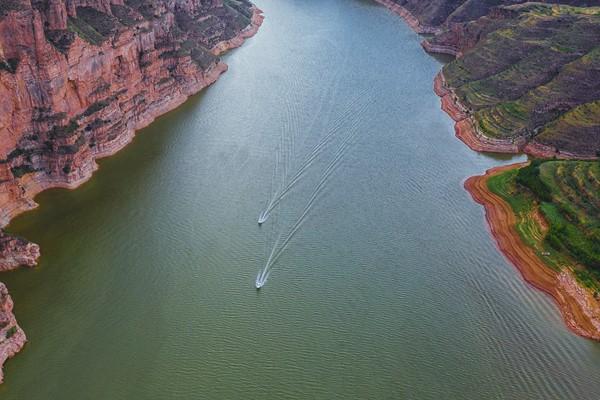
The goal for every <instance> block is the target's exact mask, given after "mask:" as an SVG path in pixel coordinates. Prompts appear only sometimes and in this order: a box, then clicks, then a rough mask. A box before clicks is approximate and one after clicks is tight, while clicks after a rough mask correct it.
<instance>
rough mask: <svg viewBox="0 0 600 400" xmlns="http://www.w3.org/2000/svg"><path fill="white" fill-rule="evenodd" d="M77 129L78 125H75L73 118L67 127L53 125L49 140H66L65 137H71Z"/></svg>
mask: <svg viewBox="0 0 600 400" xmlns="http://www.w3.org/2000/svg"><path fill="white" fill-rule="evenodd" d="M78 128H79V124H78V123H77V121H76V119H75V118H73V119H71V120H70V121H69V124H68V125H65V126H58V125H55V126H54V127H53V128H52V130H51V131H50V137H51V138H67V137H70V136H73V134H74V133H75V132H76V131H77V129H78Z"/></svg>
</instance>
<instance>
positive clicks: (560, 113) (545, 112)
mask: <svg viewBox="0 0 600 400" xmlns="http://www.w3.org/2000/svg"><path fill="white" fill-rule="evenodd" d="M503 9H504V10H505V13H506V16H504V17H503V18H482V19H479V20H476V21H473V22H470V23H469V24H467V26H466V28H465V31H467V32H469V31H470V32H479V34H478V37H479V35H481V39H480V40H479V41H478V43H477V44H476V45H475V46H474V47H473V48H472V49H470V50H469V51H467V52H466V53H465V54H464V56H462V57H460V58H458V59H456V60H454V61H453V62H451V63H450V64H448V65H447V66H446V67H445V68H444V76H445V78H446V80H447V82H448V84H449V85H450V86H451V87H453V88H455V89H456V94H457V95H458V97H459V98H460V99H461V101H462V102H463V103H464V104H465V105H466V106H467V107H468V108H469V109H470V110H471V112H472V115H473V117H474V119H475V120H476V122H477V126H478V127H479V128H480V130H481V132H482V133H483V134H485V135H487V136H489V137H494V138H509V139H510V138H517V137H525V138H527V139H530V138H532V137H535V138H536V141H539V142H541V143H543V144H546V145H548V146H551V148H556V149H558V150H559V151H561V150H562V151H570V152H576V153H581V154H590V155H595V154H596V152H598V151H600V8H598V7H587V8H578V7H571V6H563V5H561V6H557V5H554V6H552V5H545V4H539V3H536V4H533V3H527V4H524V5H517V6H509V7H504V8H503Z"/></svg>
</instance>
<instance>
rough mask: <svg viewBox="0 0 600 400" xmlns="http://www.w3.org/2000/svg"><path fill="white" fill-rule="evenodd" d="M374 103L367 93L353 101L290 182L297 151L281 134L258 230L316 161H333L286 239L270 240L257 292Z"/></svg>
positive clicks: (339, 161) (326, 167)
mask: <svg viewBox="0 0 600 400" xmlns="http://www.w3.org/2000/svg"><path fill="white" fill-rule="evenodd" d="M373 103H374V101H373V99H372V98H370V97H369V96H367V93H365V92H363V93H360V94H359V96H357V98H356V99H354V100H353V101H351V102H350V104H348V105H347V106H346V109H345V110H344V111H343V112H342V113H341V115H339V116H338V118H336V119H335V120H334V121H332V126H331V127H330V128H329V129H328V130H327V131H326V134H325V136H324V137H322V138H321V140H320V141H319V142H318V143H317V144H316V145H315V146H314V147H313V148H312V149H311V150H310V151H309V152H308V154H307V155H306V156H305V157H304V160H303V162H302V163H301V165H300V166H299V168H297V169H296V171H295V173H294V174H293V175H292V176H291V179H290V178H289V176H290V175H291V174H290V175H288V173H289V171H290V169H291V168H290V167H291V165H288V164H291V160H292V159H293V158H294V157H293V156H294V154H293V153H294V149H293V146H290V143H292V144H293V137H292V138H286V137H285V136H286V135H285V132H283V133H282V138H281V142H280V145H279V151H276V153H275V155H276V157H275V158H276V160H275V168H274V170H273V178H272V180H271V193H273V192H274V193H273V194H272V196H271V197H270V199H269V201H268V202H267V205H266V208H265V209H263V211H262V212H261V213H260V215H259V217H258V225H259V226H262V225H263V224H264V223H265V222H266V221H267V220H268V219H269V217H270V215H271V213H272V211H274V209H275V208H277V206H278V205H280V204H281V202H282V200H283V199H284V197H286V195H288V194H289V193H290V192H291V190H292V188H293V187H295V186H296V185H297V184H298V183H299V181H300V180H301V178H302V177H303V176H304V175H305V174H307V172H308V170H309V169H311V168H312V167H314V166H316V165H318V164H317V163H316V162H315V161H316V160H317V158H320V156H326V157H327V158H330V161H329V163H328V164H327V165H326V166H325V168H324V170H322V172H321V176H320V179H319V180H318V181H317V183H316V186H315V187H314V188H313V192H312V194H311V195H310V196H309V197H308V199H307V202H306V203H305V206H304V209H303V210H302V212H301V213H300V215H299V216H298V217H297V219H296V220H295V222H294V223H293V224H292V225H291V227H290V228H289V230H288V232H287V234H285V235H284V234H283V233H280V234H279V235H278V237H277V239H275V237H272V238H271V240H274V239H275V240H274V243H273V242H272V241H271V240H267V243H269V242H271V243H273V245H272V247H271V251H270V254H269V256H268V257H267V262H266V265H265V267H264V268H263V269H262V270H260V271H259V273H258V275H257V276H256V280H255V283H254V286H255V287H256V290H260V289H261V288H262V287H263V286H264V285H265V284H266V283H267V280H268V279H269V275H270V274H271V268H272V266H273V265H274V264H275V263H276V262H277V260H278V259H279V257H280V256H281V255H282V253H283V252H284V250H285V249H286V248H287V246H288V244H289V242H290V241H291V239H292V237H294V236H295V234H296V233H297V231H298V230H299V229H300V227H301V226H302V225H303V223H304V222H305V220H306V217H307V215H308V213H309V211H310V210H311V209H312V207H313V205H314V203H315V201H316V200H317V198H318V197H319V195H320V194H321V192H322V191H323V189H324V188H325V186H326V184H327V182H328V181H329V179H330V177H331V175H333V173H334V171H335V170H336V169H337V168H338V167H339V165H340V164H341V163H342V162H343V160H344V158H345V155H346V154H347V152H348V151H349V150H350V148H351V147H352V145H353V144H354V143H355V140H356V138H357V136H358V135H359V134H360V132H361V129H360V122H361V121H362V118H361V117H362V116H363V115H364V114H365V113H366V112H367V111H368V109H369V106H370V105H371V104H373ZM287 130H289V129H287ZM284 131H286V129H284ZM290 134H291V135H292V136H293V132H290ZM335 142H338V143H337V146H335V145H334V143H335ZM332 145H334V146H335V147H334V149H335V150H334V151H333V152H325V150H326V149H327V148H331V146H332ZM290 147H291V148H290ZM284 149H286V150H287V151H285V154H279V153H280V151H282V150H284ZM280 171H281V172H282V173H283V176H280ZM277 181H280V182H281V183H280V185H281V186H279V189H278V190H277V189H275V190H273V189H274V187H276V186H277V184H276V182H277ZM273 228H274V226H273ZM267 243H265V244H267Z"/></svg>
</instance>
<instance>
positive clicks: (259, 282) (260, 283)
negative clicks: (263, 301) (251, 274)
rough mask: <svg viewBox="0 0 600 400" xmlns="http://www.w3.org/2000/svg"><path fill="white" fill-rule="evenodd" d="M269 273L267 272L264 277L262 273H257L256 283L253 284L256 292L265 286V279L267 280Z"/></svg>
mask: <svg viewBox="0 0 600 400" xmlns="http://www.w3.org/2000/svg"><path fill="white" fill-rule="evenodd" d="M269 273H270V271H269V272H267V274H266V275H265V272H264V271H259V272H258V275H257V276H256V281H255V282H254V286H255V287H256V290H259V289H260V288H261V287H263V286H265V283H267V279H268V278H269Z"/></svg>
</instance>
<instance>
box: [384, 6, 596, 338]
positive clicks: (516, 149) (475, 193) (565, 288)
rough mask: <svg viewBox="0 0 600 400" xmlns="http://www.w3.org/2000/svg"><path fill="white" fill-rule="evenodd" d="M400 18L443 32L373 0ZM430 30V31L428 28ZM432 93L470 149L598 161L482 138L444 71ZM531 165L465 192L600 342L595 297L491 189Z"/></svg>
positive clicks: (481, 179)
mask: <svg viewBox="0 0 600 400" xmlns="http://www.w3.org/2000/svg"><path fill="white" fill-rule="evenodd" d="M375 1H376V2H377V3H379V4H381V5H383V6H385V7H387V8H388V9H390V10H391V11H392V12H394V13H396V14H398V15H399V16H400V17H402V18H403V19H404V21H405V22H406V23H407V24H408V26H409V27H411V28H412V29H413V30H414V31H415V32H416V33H418V34H421V33H437V32H439V31H440V29H439V28H433V27H429V28H431V30H430V31H428V30H427V29H425V30H424V28H423V27H422V25H421V23H420V22H419V21H418V20H417V18H416V17H415V16H414V15H413V14H411V13H410V12H409V11H408V10H406V9H405V8H404V7H401V6H399V5H398V4H396V3H394V2H393V1H392V0H375ZM426 28H427V27H426ZM421 46H422V47H423V49H424V50H425V51H426V52H428V53H441V54H449V55H453V56H455V57H460V55H461V54H460V52H459V51H457V50H456V49H454V48H452V47H442V46H439V45H436V46H434V45H431V43H430V42H429V41H428V40H424V41H423V42H421ZM433 91H434V92H435V94H436V95H438V96H439V97H440V100H441V108H442V110H443V111H444V112H445V113H446V114H448V116H450V118H452V120H454V121H455V124H454V130H455V136H456V137H457V138H458V139H459V140H461V141H462V142H463V143H464V144H465V145H467V147H469V148H470V149H471V150H473V151H476V152H484V153H506V154H526V155H528V156H532V157H537V158H556V159H563V160H597V159H598V157H594V156H589V155H581V154H574V153H569V152H560V153H559V152H557V151H556V149H553V148H551V147H549V146H546V145H543V144H541V143H538V142H535V141H530V142H527V141H526V139H525V138H516V139H515V140H506V139H504V140H503V139H492V138H488V137H485V136H483V135H482V134H480V133H479V132H478V130H477V128H476V126H475V125H474V121H473V119H472V117H471V115H470V113H469V111H468V108H467V107H465V106H464V105H463V104H462V103H461V102H460V100H459V99H458V96H456V94H455V93H454V90H453V89H452V88H450V87H448V86H447V84H446V80H445V78H444V74H443V70H440V71H439V72H438V73H437V75H436V76H435V78H434V82H433ZM526 164H527V163H517V164H511V165H506V166H500V167H495V168H491V169H489V170H487V171H486V172H485V174H484V175H476V176H472V177H470V178H468V179H467V180H466V181H465V183H464V188H465V190H467V192H469V194H470V195H471V197H472V199H473V200H474V201H475V202H476V203H478V204H481V205H482V206H483V207H484V210H485V218H486V221H487V225H488V227H489V229H490V233H491V236H492V237H493V238H494V241H495V242H496V246H497V247H498V249H499V250H500V252H501V253H502V254H503V255H504V256H505V257H506V258H507V259H508V260H509V261H510V262H511V264H513V265H514V266H515V268H517V270H519V272H520V274H521V276H522V277H523V279H524V280H525V281H526V282H528V283H529V284H530V285H532V286H533V287H535V288H537V289H538V290H541V291H543V292H545V293H547V294H548V295H550V297H551V298H552V299H553V301H554V302H555V304H556V305H557V306H558V309H559V311H560V313H561V316H562V318H563V320H564V322H565V324H566V325H567V327H568V328H569V329H570V330H571V331H572V332H574V333H575V334H577V335H580V336H582V337H585V338H588V339H592V340H597V341H600V305H599V304H598V302H596V301H595V300H594V299H593V297H592V295H591V293H589V291H588V290H587V289H585V288H584V287H582V286H581V285H580V284H579V283H578V282H577V280H576V279H575V276H574V275H573V273H571V272H569V271H566V270H565V271H562V272H561V273H558V272H556V271H554V270H552V269H551V268H550V267H549V266H547V265H546V264H545V263H544V262H543V260H541V259H540V258H539V257H538V256H537V254H535V252H534V251H533V249H531V248H530V247H528V246H527V245H526V244H525V243H524V242H523V241H522V240H521V238H520V236H519V234H518V232H517V231H516V229H515V227H514V226H515V223H516V216H515V215H514V212H513V211H512V208H511V207H510V205H509V204H508V203H506V202H505V201H504V200H503V199H501V198H500V197H498V196H496V195H495V194H493V193H492V192H491V191H489V190H488V188H487V180H488V179H489V178H490V177H491V176H494V175H495V174H499V173H501V172H503V171H506V170H508V169H512V168H519V167H520V166H524V165H526Z"/></svg>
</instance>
